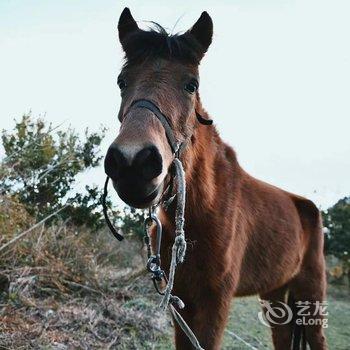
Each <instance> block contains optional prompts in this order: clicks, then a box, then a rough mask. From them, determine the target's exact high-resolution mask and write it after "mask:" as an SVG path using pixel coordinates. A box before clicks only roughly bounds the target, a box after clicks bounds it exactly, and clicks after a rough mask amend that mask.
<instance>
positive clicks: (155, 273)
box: [102, 157, 204, 350]
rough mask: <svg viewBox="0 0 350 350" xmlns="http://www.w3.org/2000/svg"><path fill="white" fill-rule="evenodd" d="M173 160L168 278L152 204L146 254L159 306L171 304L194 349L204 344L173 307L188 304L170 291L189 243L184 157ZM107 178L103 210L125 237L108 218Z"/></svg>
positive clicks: (176, 319)
mask: <svg viewBox="0 0 350 350" xmlns="http://www.w3.org/2000/svg"><path fill="white" fill-rule="evenodd" d="M173 162H174V165H175V172H176V176H175V178H176V181H177V184H176V195H175V196H176V197H177V204H176V212H175V241H174V244H173V247H172V254H171V262H170V268H169V279H168V278H167V276H166V274H165V272H164V271H163V270H162V269H161V265H160V247H161V240H162V224H161V222H160V221H159V219H158V217H157V215H156V214H155V212H154V208H150V210H149V216H148V217H147V218H146V219H145V236H144V241H145V243H146V246H147V255H148V261H147V270H148V271H149V272H151V273H152V277H151V278H152V281H153V284H154V287H155V289H156V291H157V292H158V293H159V294H160V295H162V296H163V299H162V301H161V303H160V305H159V307H160V308H161V309H162V310H163V311H165V310H166V308H167V307H168V308H169V310H170V313H171V315H172V316H173V319H174V320H175V321H176V322H177V324H178V325H179V327H180V328H181V329H182V331H183V332H184V333H185V334H186V336H187V338H188V339H189V341H190V342H191V343H192V345H193V346H194V347H195V349H196V350H204V349H203V348H202V347H201V345H200V343H199V341H198V339H197V338H196V336H195V334H194V333H193V332H192V330H191V328H190V327H189V326H188V324H187V323H186V321H185V320H184V319H183V317H182V316H181V315H180V313H179V312H178V311H177V310H176V308H175V307H174V305H175V304H176V305H177V306H178V308H179V309H183V308H184V307H185V304H184V302H183V301H182V300H181V299H180V298H179V297H178V296H176V295H172V294H171V292H172V290H173V287H174V279H175V270H176V267H177V265H178V264H179V263H182V262H183V261H184V258H185V254H186V246H187V243H186V240H185V230H184V224H185V198H186V180H185V172H184V169H183V166H182V163H181V161H180V160H179V159H178V158H177V157H175V159H174V161H173ZM108 180H109V178H108V177H107V179H106V182H105V186H104V193H103V196H102V205H103V214H104V216H105V219H106V222H107V226H108V227H109V229H110V230H111V232H112V234H113V235H114V237H115V238H117V239H118V240H122V239H123V238H124V237H123V236H122V235H120V234H119V233H118V232H117V230H116V229H115V228H114V227H113V225H112V223H111V221H110V220H109V218H108V213H107V205H106V198H107V186H108ZM173 199H174V198H173V197H171V198H170V201H172V200H173ZM153 222H154V223H155V224H156V228H157V232H156V234H157V239H156V252H155V253H154V254H152V249H151V242H150V234H149V228H150V225H151V224H152V223H153ZM162 280H164V281H165V282H166V287H165V289H164V290H163V291H161V290H160V289H159V287H158V284H157V282H161V281H162Z"/></svg>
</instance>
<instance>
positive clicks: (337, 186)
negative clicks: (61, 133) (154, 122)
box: [0, 0, 350, 209]
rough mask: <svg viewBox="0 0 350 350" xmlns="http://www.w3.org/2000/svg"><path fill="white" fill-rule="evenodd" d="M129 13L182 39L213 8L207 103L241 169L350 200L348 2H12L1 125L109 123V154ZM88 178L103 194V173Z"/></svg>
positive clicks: (204, 91) (3, 11) (4, 45)
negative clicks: (123, 19) (123, 26)
mask: <svg viewBox="0 0 350 350" xmlns="http://www.w3.org/2000/svg"><path fill="white" fill-rule="evenodd" d="M125 6H127V7H129V8H130V9H131V12H132V14H133V16H134V18H135V19H136V20H137V21H138V23H139V25H140V26H141V27H142V28H147V26H149V25H150V23H149V22H147V21H156V22H158V23H160V24H161V25H163V26H164V27H166V28H168V29H169V30H170V31H173V32H178V31H184V30H187V29H188V28H190V27H191V26H192V25H193V24H194V22H195V21H196V20H197V18H198V17H199V16H200V14H201V12H202V11H204V10H206V11H207V12H208V13H209V14H210V15H211V17H212V19H213V22H214V37H213V43H212V45H211V47H210V48H209V51H208V53H207V55H206V57H205V58H204V59H203V61H202V63H201V66H200V75H201V87H200V93H201V99H202V102H203V105H204V107H205V108H206V110H207V111H208V112H209V114H210V115H211V117H212V118H213V119H214V121H215V124H216V126H217V128H218V129H219V131H220V133H221V135H222V138H223V139H224V140H225V141H226V142H227V143H229V144H230V145H231V146H232V147H233V148H234V149H235V150H236V152H237V155H238V159H239V162H240V164H241V165H242V166H243V167H244V168H245V169H246V170H247V171H248V172H249V173H250V174H252V175H253V176H255V177H257V178H259V179H262V180H264V181H267V182H269V183H272V184H274V185H276V186H279V187H281V188H283V189H286V190H288V191H291V192H295V193H298V194H300V195H304V196H306V197H308V198H310V199H312V200H314V201H315V202H316V204H317V205H318V206H320V207H321V208H323V209H325V208H327V207H328V206H330V205H332V204H334V203H335V202H336V201H337V200H338V199H339V198H341V197H344V196H346V195H349V194H350V45H349V33H350V21H349V13H350V2H349V1H347V0H343V1H341V0H333V1H323V0H317V1H316V0H312V1H309V0H303V1H287V0H279V1H277V0H276V1H272V0H265V1H258V0H255V1H251V0H237V1H235V0H231V1H206V0H202V1H195V0H192V1H181V2H180V1H178V2H166V1H147V2H146V1H136V0H135V1H116V0H114V1H112V0H101V1H97V0H94V1H91V0H75V1H71V0H60V1H53V0H46V1H44V0H42V1H39V0H26V1H23V0H0V120H1V124H0V128H1V129H11V128H13V126H14V118H20V117H21V116H22V115H23V114H24V113H27V112H29V111H31V113H32V115H33V116H35V117H39V116H45V118H46V119H47V120H49V121H51V122H53V124H54V125H57V124H60V123H62V122H64V126H69V125H71V126H72V127H74V128H76V129H77V130H78V131H79V132H83V131H84V129H85V128H86V127H88V128H89V129H90V130H96V129H97V128H99V126H100V125H101V124H103V125H104V126H106V127H107V128H108V133H107V136H106V140H105V142H104V143H103V147H102V148H103V149H102V152H103V153H104V152H105V151H106V150H107V148H108V145H109V144H110V142H112V140H113V139H114V138H115V136H116V135H117V133H118V129H119V122H118V120H117V111H118V108H119V104H120V96H119V90H118V87H117V76H118V73H119V70H120V67H121V65H122V63H123V53H122V51H121V47H120V45H119V43H118V40H117V22H118V18H119V15H120V13H121V11H122V10H123V8H124V7H125ZM174 26H175V27H174ZM0 152H1V151H0ZM0 154H1V153H0ZM2 154H3V153H2ZM79 181H80V182H81V186H83V185H84V184H85V183H89V184H92V183H95V184H99V185H102V183H103V181H104V172H103V169H102V168H99V169H97V170H94V171H92V172H89V173H87V174H84V175H83V176H82V177H80V178H79Z"/></svg>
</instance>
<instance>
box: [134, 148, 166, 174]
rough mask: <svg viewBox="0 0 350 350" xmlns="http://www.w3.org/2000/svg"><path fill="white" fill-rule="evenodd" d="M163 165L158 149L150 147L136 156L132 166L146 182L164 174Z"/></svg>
mask: <svg viewBox="0 0 350 350" xmlns="http://www.w3.org/2000/svg"><path fill="white" fill-rule="evenodd" d="M162 163H163V162H162V156H161V155H160V153H159V151H158V148H157V147H155V146H149V147H147V148H144V149H142V150H141V151H140V152H138V153H137V154H136V157H135V159H134V161H133V164H132V165H133V167H134V168H135V169H136V170H138V171H139V172H140V173H141V174H142V176H143V177H144V178H145V179H146V180H152V179H154V178H155V177H157V176H159V175H160V174H161V173H162V169H163V164H162Z"/></svg>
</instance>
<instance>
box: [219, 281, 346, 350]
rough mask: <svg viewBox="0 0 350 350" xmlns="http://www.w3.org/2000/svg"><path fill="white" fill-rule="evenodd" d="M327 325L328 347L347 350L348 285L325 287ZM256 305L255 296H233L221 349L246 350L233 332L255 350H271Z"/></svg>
mask: <svg viewBox="0 0 350 350" xmlns="http://www.w3.org/2000/svg"><path fill="white" fill-rule="evenodd" d="M327 300H328V308H327V311H328V312H329V315H328V328H327V329H326V336H327V341H328V346H329V349H331V350H348V349H350V326H349V325H350V290H349V289H348V288H340V287H334V286H332V287H329V292H328V297H327ZM259 311H260V305H259V302H258V299H257V297H249V298H240V299H235V301H234V304H233V306H232V312H231V315H230V318H229V323H228V326H227V328H226V332H225V338H224V342H223V347H222V348H223V349H224V350H229V349H242V350H244V349H249V347H248V346H247V345H245V344H244V343H243V342H242V341H239V340H237V339H235V338H234V337H233V336H232V335H230V334H229V332H230V331H233V332H234V333H235V334H236V335H238V336H239V337H241V338H242V339H243V340H245V341H246V342H248V343H249V344H251V345H253V346H254V347H256V348H257V349H272V342H271V336H270V330H269V328H267V327H265V326H264V325H262V324H261V323H260V322H259V320H258V317H257V315H258V312H259Z"/></svg>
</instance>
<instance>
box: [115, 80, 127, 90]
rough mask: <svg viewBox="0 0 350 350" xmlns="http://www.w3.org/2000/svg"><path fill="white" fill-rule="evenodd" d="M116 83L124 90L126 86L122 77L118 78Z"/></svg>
mask: <svg viewBox="0 0 350 350" xmlns="http://www.w3.org/2000/svg"><path fill="white" fill-rule="evenodd" d="M117 84H118V86H119V89H120V90H124V89H125V88H126V81H125V80H124V79H118V82H117Z"/></svg>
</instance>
